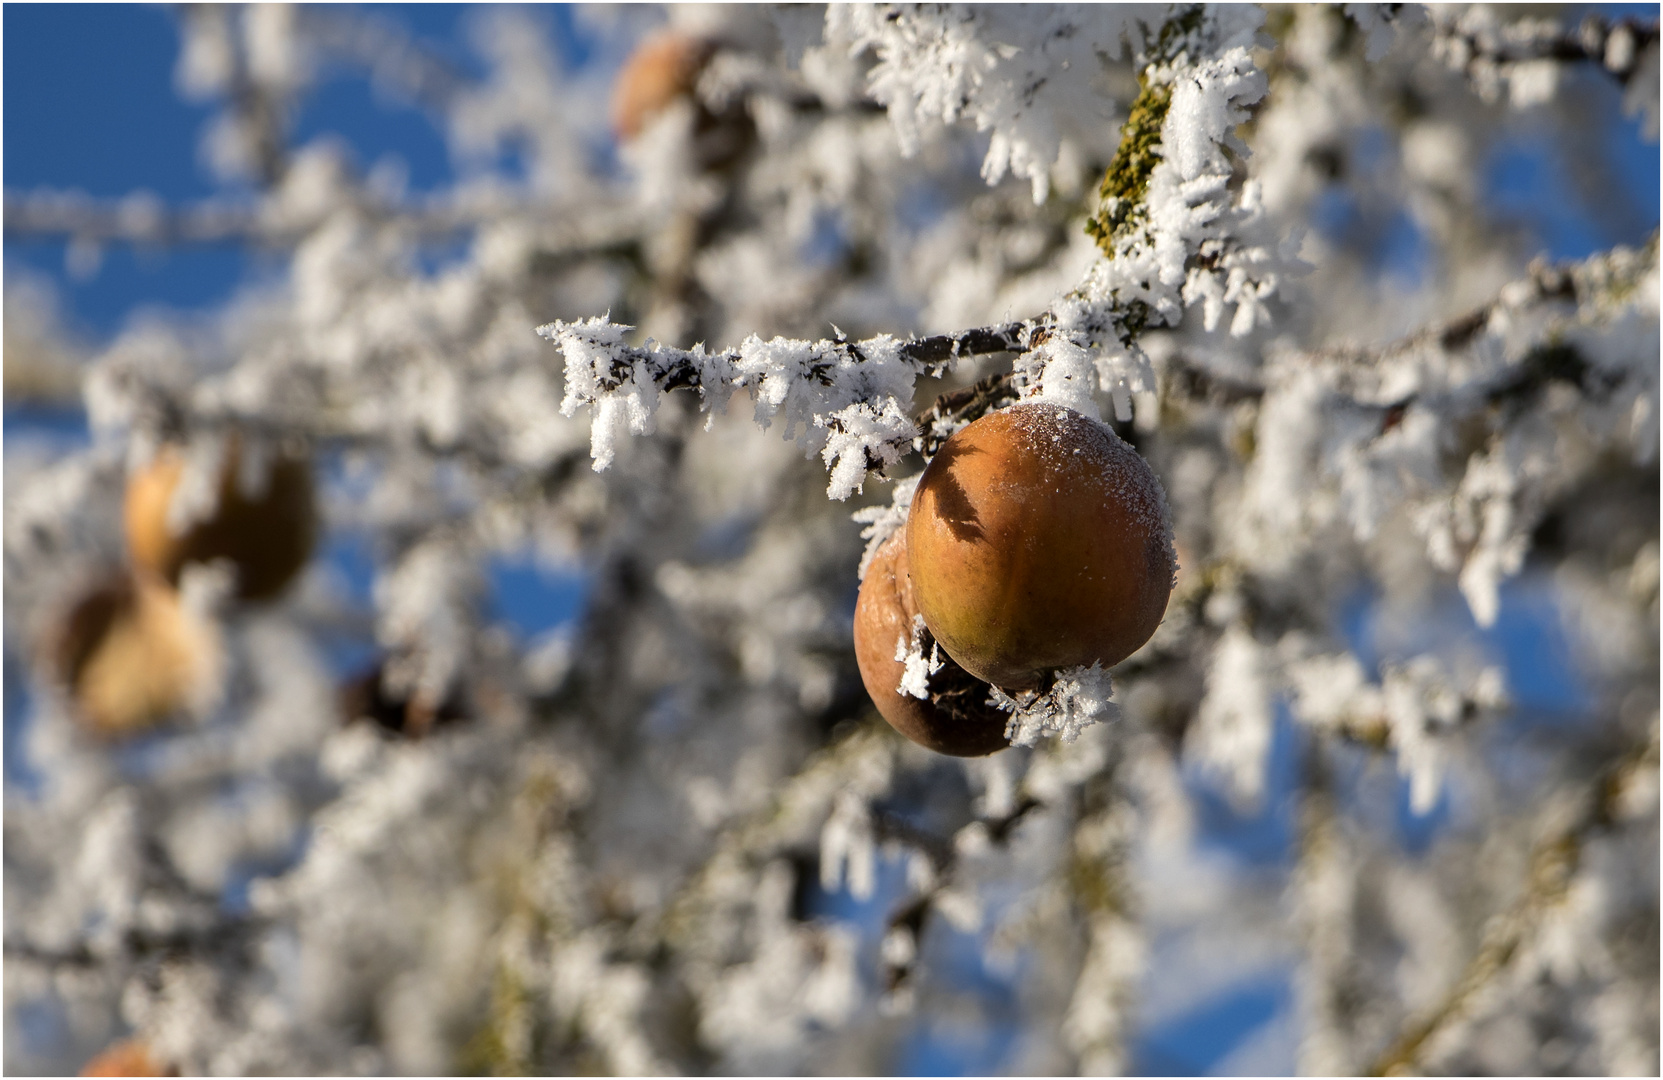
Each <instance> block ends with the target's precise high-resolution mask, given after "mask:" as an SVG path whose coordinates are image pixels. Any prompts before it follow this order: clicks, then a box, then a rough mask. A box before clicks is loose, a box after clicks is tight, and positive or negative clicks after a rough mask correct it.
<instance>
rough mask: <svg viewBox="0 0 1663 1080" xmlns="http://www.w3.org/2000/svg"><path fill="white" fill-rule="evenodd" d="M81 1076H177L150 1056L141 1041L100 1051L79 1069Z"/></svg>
mask: <svg viewBox="0 0 1663 1080" xmlns="http://www.w3.org/2000/svg"><path fill="white" fill-rule="evenodd" d="M81 1075H82V1076H178V1075H179V1074H178V1072H176V1071H175V1070H173V1069H170V1068H166V1067H164V1066H163V1065H162V1064H161V1062H159V1061H157V1060H156V1058H155V1056H154V1055H152V1054H151V1052H150V1047H148V1046H146V1045H145V1044H144V1042H143V1040H141V1039H126V1040H124V1041H122V1042H118V1043H114V1044H112V1045H110V1046H108V1047H106V1048H105V1049H104V1050H102V1051H100V1052H99V1053H98V1055H97V1056H96V1057H94V1058H93V1059H92V1060H91V1061H89V1062H87V1063H86V1064H85V1065H83V1066H82V1067H81Z"/></svg>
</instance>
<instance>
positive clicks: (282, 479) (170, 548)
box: [123, 438, 317, 600]
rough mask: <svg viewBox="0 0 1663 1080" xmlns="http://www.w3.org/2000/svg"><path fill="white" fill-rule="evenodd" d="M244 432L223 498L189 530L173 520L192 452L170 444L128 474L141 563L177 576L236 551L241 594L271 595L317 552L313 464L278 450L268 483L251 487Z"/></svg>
mask: <svg viewBox="0 0 1663 1080" xmlns="http://www.w3.org/2000/svg"><path fill="white" fill-rule="evenodd" d="M240 468H241V448H240V443H239V440H237V439H235V438H233V439H231V440H230V442H229V444H228V446H227V448H226V453H225V458H224V461H223V463H222V464H221V466H220V476H219V494H218V499H217V505H216V507H215V509H214V511H213V513H212V514H211V515H209V516H208V517H207V518H206V519H204V520H201V521H196V522H192V523H191V524H189V525H188V526H187V527H186V528H185V530H184V531H183V532H181V533H178V534H175V533H174V532H173V531H172V530H171V529H169V528H168V506H169V504H170V503H171V502H172V500H173V493H174V490H175V489H176V488H177V487H178V486H179V481H180V478H181V477H182V476H183V475H184V471H185V455H184V452H183V451H182V450H181V449H180V448H178V447H176V446H171V445H169V446H164V447H163V448H162V449H161V450H159V451H157V453H156V456H155V457H154V458H153V459H152V460H151V461H150V463H149V464H148V465H147V466H145V467H144V468H143V469H141V470H139V471H138V472H136V473H134V474H133V475H132V476H131V477H129V478H128V481H127V500H126V505H125V506H124V508H123V519H124V523H125V525H126V531H127V549H128V553H129V555H130V556H131V558H132V561H133V565H134V566H136V567H138V568H140V569H141V570H145V571H147V572H149V573H151V574H154V575H156V576H157V577H160V578H162V579H163V580H165V581H168V582H170V583H174V584H177V583H178V581H179V574H180V572H181V571H182V570H183V569H184V567H185V565H186V564H187V563H192V562H202V563H206V562H212V561H213V560H215V559H228V560H230V562H231V563H232V564H233V565H234V566H235V567H236V570H237V595H238V596H239V597H240V598H242V599H244V600H269V599H271V598H272V597H274V596H276V595H277V594H278V593H280V592H282V591H283V590H284V588H286V587H287V586H288V584H289V582H290V581H292V580H293V579H294V576H295V574H297V573H298V572H299V571H300V568H301V567H302V566H305V565H306V560H307V559H308V558H309V557H310V556H311V553H312V544H313V541H314V539H315V536H316V532H317V508H316V505H315V502H314V497H313V491H312V466H311V463H310V462H309V461H307V460H306V459H305V458H303V457H298V456H294V455H291V454H277V455H274V456H273V459H272V460H271V462H270V463H269V465H268V467H267V474H266V484H265V488H264V490H262V491H260V492H259V493H258V494H256V495H252V496H251V495H248V494H245V493H244V492H243V491H242V489H241V486H240V485H239V484H238V481H237V474H238V471H239V469H240Z"/></svg>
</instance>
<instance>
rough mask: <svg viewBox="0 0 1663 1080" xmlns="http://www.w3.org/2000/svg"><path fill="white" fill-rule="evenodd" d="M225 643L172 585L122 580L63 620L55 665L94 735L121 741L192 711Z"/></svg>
mask: <svg viewBox="0 0 1663 1080" xmlns="http://www.w3.org/2000/svg"><path fill="white" fill-rule="evenodd" d="M218 655H219V639H218V637H217V635H216V633H215V631H214V628H213V626H212V625H211V624H209V623H207V622H206V621H205V620H203V619H202V618H201V617H200V616H198V615H196V614H194V613H193V612H192V611H190V610H189V609H187V608H186V607H185V606H184V605H183V604H182V603H180V601H179V596H178V594H177V593H175V592H174V591H173V589H172V588H170V587H169V586H168V585H166V584H164V583H162V582H160V581H158V580H156V579H154V578H146V577H144V576H142V575H126V574H122V575H118V576H115V577H111V578H108V579H106V580H104V581H101V582H99V583H98V584H96V585H95V586H93V587H92V588H91V589H90V590H88V591H87V592H86V593H84V594H82V596H81V597H80V598H79V599H78V600H77V601H75V603H74V604H72V605H71V606H70V608H69V610H68V611H67V612H65V614H64V616H63V618H62V619H61V620H60V621H59V624H58V626H57V628H56V633H55V634H54V635H53V638H52V640H51V643H50V653H49V656H48V660H49V662H50V664H51V666H52V668H53V669H54V671H55V673H56V675H57V676H58V678H59V680H60V681H61V683H62V684H63V686H64V687H65V688H66V689H67V690H68V692H69V695H70V699H71V702H72V703H73V706H74V713H75V716H76V719H77V720H78V721H80V723H81V724H82V726H83V727H85V728H86V729H87V730H88V731H89V732H90V733H92V734H94V735H98V736H101V737H106V738H119V737H122V736H126V735H131V734H134V733H137V732H140V731H144V730H146V729H148V728H151V727H154V726H155V725H157V724H159V723H161V722H162V721H164V720H166V719H168V718H169V717H171V716H173V715H174V714H176V713H179V712H181V711H182V710H184V709H185V708H187V707H188V706H189V705H190V703H191V702H192V700H193V699H194V698H195V697H197V696H198V692H199V690H200V689H201V687H202V686H203V685H204V680H206V679H208V678H211V677H212V674H213V672H214V670H215V668H216V666H217V659H218Z"/></svg>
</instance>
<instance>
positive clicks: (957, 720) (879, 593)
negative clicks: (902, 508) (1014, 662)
mask: <svg viewBox="0 0 1663 1080" xmlns="http://www.w3.org/2000/svg"><path fill="white" fill-rule="evenodd" d="M917 614H918V608H917V606H916V605H915V604H914V603H913V596H912V583H911V580H910V579H909V577H908V575H907V541H906V531H905V530H904V529H903V530H899V531H897V532H896V533H895V534H894V535H893V536H891V537H890V538H889V539H888V540H885V541H884V542H883V544H882V545H881V546H880V547H879V548H878V550H877V553H876V554H875V555H874V556H873V558H872V564H871V565H870V566H869V567H868V568H867V570H866V580H864V581H862V582H861V585H860V597H859V599H857V600H856V601H855V660H856V662H857V663H858V664H859V665H860V678H861V681H862V682H864V683H865V684H866V692H867V693H868V694H870V695H871V696H872V702H873V704H875V705H877V707H878V712H880V713H882V714H883V718H884V719H885V720H887V721H889V725H890V726H891V727H893V728H894V729H895V730H896V731H899V732H900V733H901V734H902V735H905V736H906V737H907V738H909V739H911V740H912V741H913V742H915V743H917V744H918V745H920V746H923V747H927V748H928V749H931V750H934V751H936V752H937V753H940V754H952V755H954V756H956V757H979V756H981V755H982V754H991V753H993V752H994V751H995V750H1003V749H1004V748H1005V747H1007V746H1009V745H1010V743H1009V742H1008V741H1006V739H1005V724H1006V722H1007V721H1008V720H1009V719H1010V717H1008V716H1007V715H1005V714H1004V713H1002V712H1000V711H999V710H998V709H996V708H994V707H993V706H991V705H989V704H987V699H988V686H987V684H986V683H983V682H980V681H978V680H976V679H975V678H973V677H972V676H971V675H969V674H968V673H967V672H966V671H965V670H964V669H963V668H961V667H959V666H958V665H957V664H955V663H953V661H952V660H951V659H950V658H948V657H943V658H942V661H943V663H942V667H941V668H940V669H939V670H938V671H936V672H935V673H934V674H932V675H931V676H930V678H929V690H930V696H929V697H928V698H917V697H913V696H912V695H911V694H907V693H903V692H901V690H900V689H899V687H900V685H901V676H902V675H903V674H904V673H905V671H906V664H905V662H904V661H901V660H897V659H895V654H896V651H897V645H898V644H900V645H901V647H902V649H904V648H905V647H906V646H907V645H909V644H910V643H911V640H912V633H913V616H915V615H917ZM932 644H933V642H931V641H929V640H926V641H925V643H924V649H925V651H926V653H928V652H930V651H931V649H930V646H931V645H932Z"/></svg>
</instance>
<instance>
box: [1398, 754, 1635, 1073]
mask: <svg viewBox="0 0 1663 1080" xmlns="http://www.w3.org/2000/svg"><path fill="white" fill-rule="evenodd" d="M1657 749H1658V744H1657V728H1656V726H1655V724H1654V725H1653V727H1652V729H1651V731H1650V734H1649V735H1648V737H1647V738H1646V739H1645V740H1644V741H1643V742H1641V743H1640V744H1639V745H1638V746H1636V747H1634V748H1633V749H1631V750H1629V751H1628V752H1627V753H1626V754H1624V755H1623V756H1622V757H1620V758H1619V759H1618V760H1617V761H1616V762H1614V763H1613V764H1612V765H1610V766H1609V767H1608V768H1606V769H1605V770H1604V771H1603V772H1601V773H1600V774H1598V776H1597V777H1596V778H1595V780H1594V783H1593V784H1592V785H1591V786H1590V788H1589V789H1587V790H1584V791H1581V792H1578V793H1576V794H1575V796H1574V803H1573V806H1572V807H1571V809H1570V810H1569V812H1568V813H1566V814H1564V820H1562V821H1560V822H1558V823H1557V824H1556V827H1555V828H1554V829H1553V831H1552V832H1551V833H1550V834H1549V835H1548V836H1546V837H1544V838H1543V839H1542V840H1541V841H1539V842H1538V843H1537V844H1536V846H1535V849H1534V851H1533V852H1532V854H1531V858H1530V866H1529V871H1528V878H1527V879H1526V882H1525V887H1524V895H1523V896H1521V897H1520V898H1519V899H1518V901H1517V902H1516V903H1514V904H1513V906H1512V907H1510V908H1509V909H1508V910H1507V911H1505V912H1503V913H1501V914H1499V915H1497V916H1496V917H1495V918H1493V919H1492V920H1491V921H1490V923H1489V924H1488V926H1487V927H1486V929H1485V933H1484V940H1483V943H1482V944H1481V945H1480V946H1479V948H1478V952H1477V953H1475V954H1474V955H1473V957H1472V959H1471V960H1469V961H1468V962H1467V966H1466V968H1465V970H1463V971H1462V973H1461V976H1460V978H1459V979H1458V980H1457V981H1456V983H1455V985H1454V987H1452V988H1451V989H1450V991H1449V993H1448V994H1447V995H1445V997H1444V998H1443V1000H1442V1001H1440V1002H1439V1003H1438V1004H1437V1005H1436V1006H1434V1007H1433V1008H1432V1009H1430V1010H1429V1011H1428V1012H1427V1013H1426V1014H1425V1015H1424V1016H1422V1017H1421V1018H1420V1019H1418V1020H1416V1021H1415V1022H1414V1023H1412V1024H1410V1025H1409V1026H1408V1027H1407V1028H1406V1029H1405V1030H1404V1031H1403V1032H1402V1033H1401V1034H1400V1035H1399V1036H1398V1038H1397V1039H1396V1041H1394V1042H1393V1043H1392V1045H1391V1046H1390V1047H1389V1048H1388V1049H1387V1050H1386V1051H1385V1052H1384V1053H1382V1054H1381V1055H1380V1056H1379V1057H1378V1058H1376V1059H1375V1060H1374V1062H1373V1064H1371V1065H1370V1066H1369V1070H1368V1075H1370V1076H1396V1075H1401V1074H1402V1073H1405V1072H1407V1071H1409V1070H1412V1069H1414V1068H1415V1067H1416V1066H1417V1064H1418V1063H1419V1061H1420V1059H1421V1055H1422V1053H1423V1052H1424V1051H1425V1049H1426V1047H1427V1044H1428V1043H1429V1042H1431V1041H1432V1040H1433V1039H1434V1038H1435V1037H1436V1036H1437V1035H1438V1034H1439V1032H1441V1031H1443V1030H1444V1029H1445V1028H1446V1027H1448V1026H1450V1025H1452V1024H1454V1023H1456V1022H1457V1021H1459V1020H1460V1019H1462V1018H1463V1017H1464V1016H1465V1015H1466V1014H1467V1013H1468V1011H1469V1010H1470V1009H1471V1008H1473V1006H1474V1003H1475V999H1476V998H1477V997H1478V996H1479V994H1480V993H1481V992H1482V991H1483V990H1484V989H1485V988H1486V987H1487V986H1489V985H1490V984H1492V983H1493V982H1494V981H1495V980H1496V979H1497V978H1498V977H1500V976H1501V975H1502V973H1503V972H1505V971H1506V970H1507V968H1508V965H1509V964H1510V963H1511V962H1512V960H1513V959H1514V957H1515V956H1517V955H1518V953H1519V952H1520V950H1521V949H1522V948H1524V947H1525V945H1526V944H1527V943H1528V941H1529V940H1530V938H1531V936H1532V935H1533V934H1534V933H1535V932H1536V931H1537V929H1538V927H1539V925H1540V924H1541V922H1542V920H1543V918H1544V916H1545V915H1546V914H1547V913H1548V912H1549V911H1550V910H1552V909H1553V908H1554V907H1555V906H1557V905H1558V904H1559V903H1561V902H1562V901H1563V900H1564V898H1565V896H1566V894H1567V892H1568V891H1569V890H1570V888H1571V885H1572V882H1573V881H1574V879H1575V878H1576V875H1577V872H1578V870H1579V867H1580V863H1581V860H1582V853H1583V848H1584V847H1585V845H1586V844H1587V843H1588V841H1589V839H1590V838H1591V837H1592V836H1593V835H1594V834H1595V833H1597V832H1601V831H1604V830H1607V829H1611V828H1614V827H1618V826H1619V825H1620V824H1621V822H1622V820H1623V819H1624V817H1625V816H1627V814H1626V812H1625V804H1626V803H1628V802H1629V801H1630V800H1631V798H1632V793H1633V792H1634V791H1635V790H1636V789H1639V790H1642V791H1643V790H1645V789H1646V788H1647V787H1650V788H1651V789H1652V790H1653V791H1655V788H1656V782H1657V781H1656V773H1657V767H1658V757H1657ZM1648 774H1649V775H1648ZM1653 798H1654V800H1655V796H1654V797H1653ZM1651 806H1652V807H1653V808H1654V809H1653V812H1655V806H1656V803H1655V801H1652V803H1651ZM1561 809H1563V808H1561Z"/></svg>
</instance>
